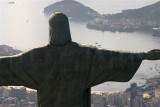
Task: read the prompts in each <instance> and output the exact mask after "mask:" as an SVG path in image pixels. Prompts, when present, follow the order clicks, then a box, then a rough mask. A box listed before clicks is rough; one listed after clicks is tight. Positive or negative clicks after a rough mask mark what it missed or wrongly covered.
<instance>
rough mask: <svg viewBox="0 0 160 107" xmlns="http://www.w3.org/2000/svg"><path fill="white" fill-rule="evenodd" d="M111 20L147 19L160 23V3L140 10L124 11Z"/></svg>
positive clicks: (112, 16) (113, 16)
mask: <svg viewBox="0 0 160 107" xmlns="http://www.w3.org/2000/svg"><path fill="white" fill-rule="evenodd" d="M110 18H114V19H118V18H126V19H136V18H138V19H147V20H154V21H160V1H159V2H157V3H155V4H152V5H148V6H145V7H142V8H138V9H129V10H123V11H122V13H118V14H114V15H111V16H110Z"/></svg>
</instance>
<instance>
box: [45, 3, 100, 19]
mask: <svg viewBox="0 0 160 107" xmlns="http://www.w3.org/2000/svg"><path fill="white" fill-rule="evenodd" d="M54 12H63V13H64V14H66V15H67V16H68V17H69V19H70V20H74V21H88V20H92V19H95V18H96V17H98V16H100V14H99V13H98V12H96V11H95V10H93V9H91V8H89V7H87V6H85V5H83V4H81V3H79V2H78V1H74V0H64V1H60V2H56V3H54V4H51V5H49V6H47V7H45V8H44V13H45V14H46V15H51V14H52V13H54Z"/></svg>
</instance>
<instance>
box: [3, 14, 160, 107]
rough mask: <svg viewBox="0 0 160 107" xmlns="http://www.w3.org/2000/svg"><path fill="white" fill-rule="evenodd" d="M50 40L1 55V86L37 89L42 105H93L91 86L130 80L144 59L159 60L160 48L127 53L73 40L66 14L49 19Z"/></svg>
mask: <svg viewBox="0 0 160 107" xmlns="http://www.w3.org/2000/svg"><path fill="white" fill-rule="evenodd" d="M49 26H50V29H49V30H50V35H49V37H50V41H49V44H48V45H47V46H44V47H40V48H35V49H32V50H30V51H27V52H24V53H22V54H20V55H17V56H11V57H2V58H0V85H1V86H9V85H11V86H25V87H28V88H32V89H35V90H37V94H38V95H37V96H38V107H89V106H90V87H92V86H95V85H98V84H101V83H103V82H107V81H119V82H127V81H129V80H130V79H131V78H132V77H133V75H134V74H135V73H136V71H137V69H138V68H139V66H140V64H141V62H142V60H144V59H147V60H159V59H160V50H151V51H149V52H147V53H124V52H115V51H110V50H99V49H96V48H91V47H86V46H81V45H79V44H77V43H75V42H72V40H71V35H70V29H69V22H68V18H67V16H66V15H64V14H63V13H55V14H54V15H52V16H51V17H50V19H49Z"/></svg>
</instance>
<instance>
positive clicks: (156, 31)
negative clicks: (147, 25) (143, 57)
mask: <svg viewBox="0 0 160 107" xmlns="http://www.w3.org/2000/svg"><path fill="white" fill-rule="evenodd" d="M153 36H160V27H159V28H153Z"/></svg>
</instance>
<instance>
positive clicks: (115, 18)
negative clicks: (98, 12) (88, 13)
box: [87, 1, 160, 32]
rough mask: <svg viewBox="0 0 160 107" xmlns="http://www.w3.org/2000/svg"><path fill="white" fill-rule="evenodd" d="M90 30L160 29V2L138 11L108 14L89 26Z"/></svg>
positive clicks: (128, 30)
mask: <svg viewBox="0 0 160 107" xmlns="http://www.w3.org/2000/svg"><path fill="white" fill-rule="evenodd" d="M87 27H88V28H90V29H97V30H102V31H120V32H132V31H141V30H142V31H146V30H152V28H157V27H160V1H159V2H157V3H154V4H152V5H148V6H145V7H142V8H138V9H128V10H123V11H122V13H117V14H106V15H103V16H101V17H99V18H97V19H95V20H93V21H91V22H89V23H88V24H87Z"/></svg>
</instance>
